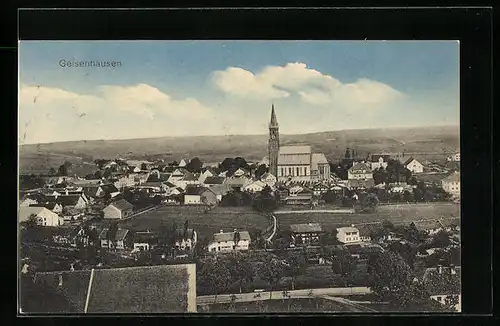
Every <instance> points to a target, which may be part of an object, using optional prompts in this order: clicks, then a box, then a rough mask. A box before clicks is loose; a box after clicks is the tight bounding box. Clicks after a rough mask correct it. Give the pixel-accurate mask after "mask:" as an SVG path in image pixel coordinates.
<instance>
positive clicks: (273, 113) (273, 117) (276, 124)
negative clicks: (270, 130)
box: [269, 103, 278, 127]
mask: <svg viewBox="0 0 500 326" xmlns="http://www.w3.org/2000/svg"><path fill="white" fill-rule="evenodd" d="M269 125H270V126H275V127H277V126H278V120H277V119H276V112H274V103H273V105H272V107H271V122H270V123H269Z"/></svg>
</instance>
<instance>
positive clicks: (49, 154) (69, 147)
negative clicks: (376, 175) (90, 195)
mask: <svg viewBox="0 0 500 326" xmlns="http://www.w3.org/2000/svg"><path fill="white" fill-rule="evenodd" d="M459 137H460V136H459V127H458V126H440V127H414V128H387V129H362V130H340V131H328V132H318V133H311V134H297V135H280V141H281V144H282V145H290V144H309V145H311V146H312V148H313V150H314V151H318V152H323V153H325V155H326V156H327V158H328V159H329V160H331V161H337V160H338V159H340V158H341V157H342V156H343V155H344V153H345V150H346V148H347V147H350V148H353V149H354V150H355V151H356V152H357V153H358V154H359V155H360V156H366V155H367V154H368V153H377V152H403V151H404V152H406V153H422V155H425V156H426V157H429V156H434V155H435V156H441V157H444V156H445V154H446V153H451V152H453V151H457V150H458V149H459V143H460V138H459ZM267 140H268V136H267V135H235V136H196V137H162V138H147V139H127V140H88V141H86V140H83V141H69V142H58V143H47V144H36V145H31V144H30V145H22V146H20V148H19V152H20V156H19V161H20V169H21V171H37V172H38V171H39V170H44V169H49V168H50V167H54V168H56V169H57V166H58V165H59V164H61V163H62V162H64V160H70V161H74V162H92V161H93V160H94V159H97V158H116V157H118V156H119V157H122V158H138V159H140V158H147V157H148V156H149V157H150V158H163V159H165V160H167V161H172V160H180V159H181V158H192V157H199V158H200V159H201V160H202V161H204V162H219V161H222V160H223V159H224V158H225V157H236V156H242V157H244V158H246V159H247V160H249V161H256V160H261V159H262V158H263V157H264V156H266V155H267ZM409 155H410V154H409Z"/></svg>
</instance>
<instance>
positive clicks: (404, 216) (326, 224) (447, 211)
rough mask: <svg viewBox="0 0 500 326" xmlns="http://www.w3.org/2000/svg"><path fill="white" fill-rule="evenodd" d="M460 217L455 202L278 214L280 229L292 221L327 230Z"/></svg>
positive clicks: (430, 224)
mask: <svg viewBox="0 0 500 326" xmlns="http://www.w3.org/2000/svg"><path fill="white" fill-rule="evenodd" d="M459 217H460V205H459V204H455V203H433V204H425V203H424V204H400V205H383V206H378V207H377V208H376V212H375V213H371V214H361V213H355V214H336V213H308V214H294V213H284V214H277V215H276V218H277V220H278V228H279V229H280V230H286V229H287V228H288V227H289V226H290V225H291V224H300V223H320V224H321V225H322V227H323V228H324V229H325V230H332V229H334V228H338V227H342V226H350V225H351V224H365V223H366V224H369V223H377V222H382V221H391V222H392V223H393V224H394V225H401V224H404V225H407V224H410V223H411V222H415V225H416V226H417V227H420V228H426V229H427V228H429V227H430V228H433V227H436V223H435V221H434V220H436V219H443V222H444V223H447V222H448V221H453V220H454V219H455V218H459Z"/></svg>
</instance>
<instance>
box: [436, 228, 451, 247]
mask: <svg viewBox="0 0 500 326" xmlns="http://www.w3.org/2000/svg"><path fill="white" fill-rule="evenodd" d="M450 244H451V241H450V236H449V234H448V232H446V231H444V230H439V231H438V232H437V233H436V234H435V235H434V237H433V239H432V245H433V246H434V247H437V248H446V247H448V246H449V245H450Z"/></svg>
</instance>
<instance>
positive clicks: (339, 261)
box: [332, 250, 354, 277]
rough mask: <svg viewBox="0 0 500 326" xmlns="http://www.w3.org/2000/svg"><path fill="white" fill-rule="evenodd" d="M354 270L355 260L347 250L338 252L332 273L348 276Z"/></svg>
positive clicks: (334, 258)
mask: <svg viewBox="0 0 500 326" xmlns="http://www.w3.org/2000/svg"><path fill="white" fill-rule="evenodd" d="M353 269H354V260H353V259H352V256H351V255H350V254H349V253H348V252H347V251H345V250H340V251H338V252H337V253H336V254H335V255H334V256H333V264H332V271H333V272H334V273H336V274H340V275H342V276H344V277H345V276H348V275H350V274H351V273H352V271H353Z"/></svg>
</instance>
